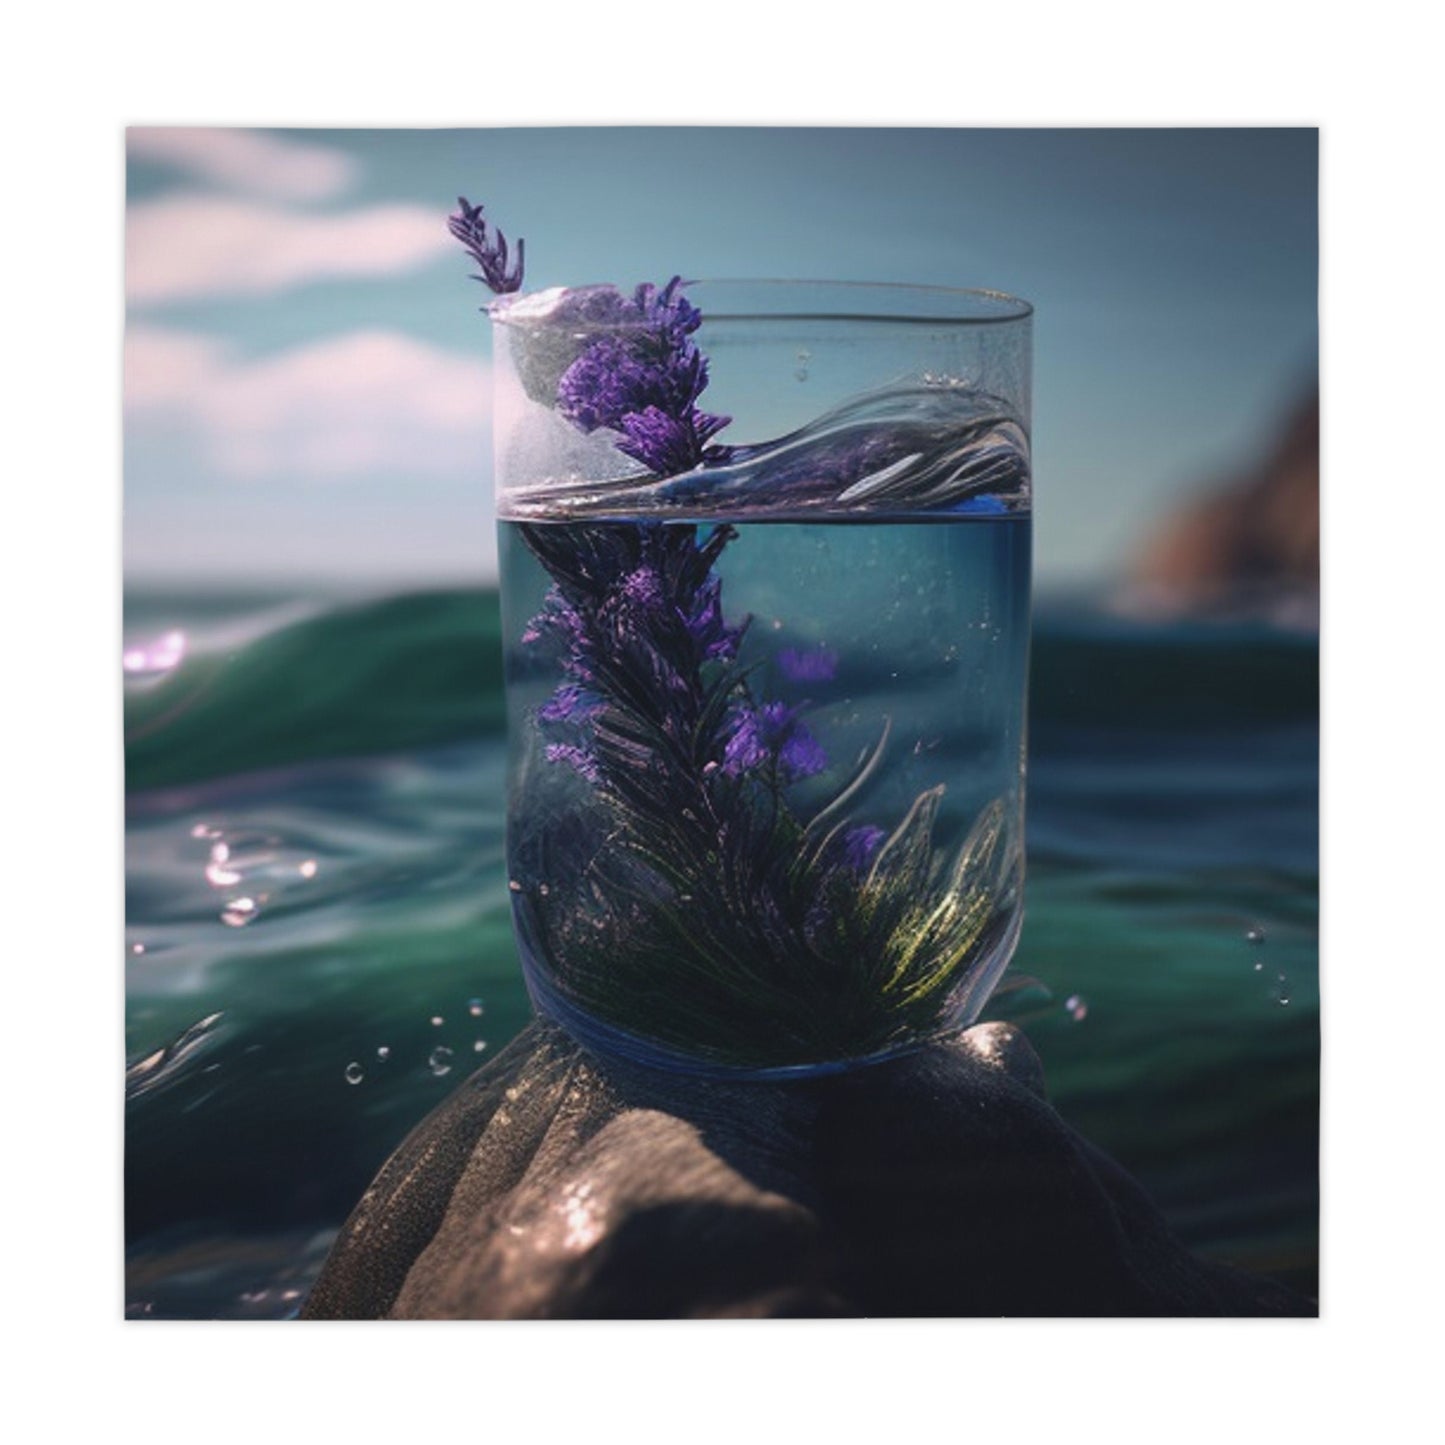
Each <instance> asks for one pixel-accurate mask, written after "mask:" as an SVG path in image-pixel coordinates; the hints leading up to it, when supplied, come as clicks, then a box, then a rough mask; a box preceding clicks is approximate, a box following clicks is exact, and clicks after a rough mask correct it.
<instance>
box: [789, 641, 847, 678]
mask: <svg viewBox="0 0 1445 1445" xmlns="http://www.w3.org/2000/svg"><path fill="white" fill-rule="evenodd" d="M778 666H779V667H781V668H782V669H783V675H784V676H785V677H786V678H787V679H788V680H789V681H790V682H832V680H833V679H834V678H835V677H836V676H837V675H838V654H837V653H836V652H834V651H833V650H832V648H829V647H810V648H807V649H806V650H802V651H800V650H799V649H797V648H794V647H785V648H783V650H782V651H781V652H780V653H778Z"/></svg>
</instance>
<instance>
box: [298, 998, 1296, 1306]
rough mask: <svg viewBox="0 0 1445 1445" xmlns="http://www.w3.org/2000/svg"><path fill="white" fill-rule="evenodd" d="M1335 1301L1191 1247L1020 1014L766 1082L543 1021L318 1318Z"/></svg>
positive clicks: (449, 1123) (345, 1273)
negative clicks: (653, 1059) (1058, 1085)
mask: <svg viewBox="0 0 1445 1445" xmlns="http://www.w3.org/2000/svg"><path fill="white" fill-rule="evenodd" d="M1312 1313H1314V1307H1313V1305H1312V1304H1311V1303H1310V1302H1309V1301H1306V1300H1303V1299H1301V1298H1299V1297H1297V1296H1295V1295H1293V1294H1291V1293H1290V1292H1289V1291H1287V1290H1285V1289H1283V1288H1281V1287H1280V1286H1277V1285H1274V1284H1271V1283H1269V1282H1267V1281H1263V1280H1260V1279H1257V1278H1254V1277H1252V1276H1247V1275H1243V1274H1240V1273H1237V1272H1235V1271H1232V1270H1229V1269H1226V1268H1224V1267H1222V1266H1218V1265H1212V1264H1207V1263H1205V1262H1203V1261H1200V1260H1197V1259H1195V1258H1194V1257H1193V1256H1192V1255H1190V1254H1189V1253H1188V1252H1187V1251H1186V1250H1185V1249H1184V1248H1183V1247H1182V1246H1181V1245H1180V1244H1179V1243H1178V1242H1177V1241H1176V1240H1175V1239H1174V1238H1173V1236H1172V1235H1171V1234H1170V1233H1169V1230H1168V1228H1167V1226H1166V1225H1165V1224H1164V1221H1163V1220H1162V1218H1161V1217H1160V1216H1159V1214H1158V1212H1157V1211H1156V1210H1155V1209H1154V1208H1153V1206H1152V1205H1151V1204H1150V1203H1149V1201H1148V1200H1147V1199H1146V1198H1145V1197H1144V1195H1143V1194H1142V1192H1141V1191H1140V1189H1139V1187H1138V1186H1137V1185H1136V1184H1135V1183H1134V1182H1133V1181H1132V1180H1130V1179H1129V1178H1128V1176H1127V1175H1125V1174H1124V1172H1123V1171H1122V1170H1121V1169H1119V1167H1118V1166H1117V1165H1115V1164H1114V1163H1113V1162H1112V1161H1110V1160H1109V1159H1107V1158H1106V1157H1105V1156H1104V1155H1102V1154H1101V1153H1099V1151H1097V1150H1095V1149H1094V1148H1093V1147H1092V1146H1090V1145H1089V1144H1088V1143H1087V1142H1086V1141H1085V1140H1083V1139H1081V1138H1080V1137H1079V1136H1078V1135H1077V1134H1075V1133H1073V1131H1072V1130H1070V1129H1069V1128H1068V1126H1067V1125H1066V1124H1064V1122H1063V1121H1062V1120H1061V1119H1060V1118H1059V1116H1058V1115H1057V1114H1056V1113H1055V1112H1054V1110H1053V1109H1052V1108H1051V1107H1050V1106H1049V1104H1048V1102H1047V1100H1046V1098H1045V1095H1044V1084H1043V1073H1042V1069H1041V1067H1040V1065H1039V1062H1038V1058H1037V1056H1036V1055H1035V1054H1034V1052H1033V1050H1032V1049H1031V1048H1030V1047H1029V1045H1028V1043H1027V1041H1026V1040H1025V1039H1024V1037H1023V1035H1022V1034H1020V1033H1019V1032H1018V1031H1017V1030H1016V1029H1013V1028H1011V1027H1010V1026H1008V1025H1006V1024H986V1025H980V1026H979V1027H977V1028H974V1029H970V1030H969V1031H968V1032H966V1033H964V1034H962V1035H960V1036H959V1037H958V1038H957V1039H955V1040H953V1041H951V1042H949V1043H944V1044H937V1045H934V1046H932V1047H930V1048H927V1049H925V1050H923V1051H921V1052H919V1053H916V1054H913V1055H910V1056H908V1057H906V1058H902V1059H897V1060H893V1061H891V1062H888V1063H885V1064H879V1065H875V1066H873V1067H870V1068H867V1069H862V1070H858V1071H855V1072H852V1073H846V1074H841V1075H837V1076H833V1077H830V1078H824V1079H816V1080H808V1081H799V1082H789V1083H781V1084H771V1083H769V1084H761V1083H729V1082H719V1081H715V1080H700V1079H693V1078H687V1077H683V1076H679V1075H673V1074H666V1073H658V1072H656V1071H652V1070H646V1069H640V1068H635V1067H632V1066H629V1065H625V1064H620V1063H616V1062H610V1061H609V1062H603V1061H600V1060H598V1059H596V1058H594V1057H592V1056H590V1055H588V1054H587V1053H585V1052H584V1051H583V1050H582V1049H581V1048H579V1047H578V1045H576V1044H575V1043H573V1042H572V1040H571V1039H570V1038H569V1037H568V1036H567V1035H566V1034H565V1033H563V1032H562V1031H561V1030H560V1029H557V1028H556V1027H555V1026H553V1025H550V1024H546V1023H535V1024H533V1025H531V1026H530V1027H529V1028H528V1029H527V1030H526V1031H525V1032H524V1033H523V1034H522V1035H521V1036H520V1037H519V1038H518V1039H517V1040H516V1041H515V1042H514V1043H513V1044H512V1045H511V1047H510V1048H508V1049H507V1050H505V1051H504V1052H503V1053H502V1054H501V1055H500V1056H499V1057H498V1058H497V1059H495V1060H494V1061H493V1062H492V1063H491V1064H490V1065H489V1066H487V1067H486V1068H484V1069H482V1070H481V1071H480V1072H478V1073H477V1074H475V1075H474V1076H473V1077H472V1078H471V1079H469V1080H468V1081H467V1082H466V1083H465V1084H464V1085H462V1087H461V1088H459V1089H458V1090H457V1091H456V1092H455V1093H454V1094H453V1095H452V1096H451V1097H450V1098H449V1099H448V1100H447V1101H446V1102H445V1103H444V1104H442V1105H441V1107H439V1108H438V1109H437V1110H435V1111H434V1112H433V1113H432V1114H431V1115H430V1116H429V1117H428V1118H427V1119H425V1120H424V1121H423V1122H422V1123H421V1124H420V1125H419V1126H418V1127H417V1128H416V1129H415V1130H414V1131H413V1132H412V1134H411V1135H410V1137H409V1138H408V1139H407V1140H406V1141H405V1142H404V1143H403V1144H402V1146H401V1147H400V1148H399V1149H398V1150H397V1152H396V1153H395V1154H394V1155H393V1156H392V1158H391V1159H390V1160H389V1161H388V1162H387V1164H386V1165H385V1166H384V1167H383V1169H382V1171H381V1173H380V1174H379V1175H378V1176H377V1178H376V1180H375V1182H374V1183H373V1184H372V1186H371V1188H370V1189H368V1190H367V1192H366V1194H365V1196H364V1197H363V1199H362V1200H361V1202H360V1204H358V1205H357V1207H356V1209H355V1211H354V1212H353V1214H352V1216H351V1218H350V1219H349V1220H348V1221H347V1224H346V1226H345V1228H344V1229H343V1230H342V1232H341V1235H340V1237H339V1238H338V1240H337V1243H336V1245H335V1247H334V1249H333V1250H332V1253H331V1256H330V1258H329V1259H328V1261H327V1263H326V1266H325V1268H324V1269H323V1271H322V1273H321V1276H320V1278H319V1279H318V1281H317V1283H316V1286H315V1288H314V1289H313V1291H312V1293H311V1296H310V1299H309V1300H308V1302H307V1305H306V1308H305V1310H304V1311H303V1317H305V1318H310V1319H334V1318H353V1319H358V1318H359V1319H375V1318H393V1319H437V1318H491V1319H547V1318H552V1319H557V1318H606V1319H619V1318H658V1317H679V1316H754V1317H756V1316H820V1315H874V1316H878V1315H888V1316H897V1315H904V1316H918V1315H948V1316H953V1315H1270V1314H1312Z"/></svg>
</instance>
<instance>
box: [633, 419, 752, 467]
mask: <svg viewBox="0 0 1445 1445" xmlns="http://www.w3.org/2000/svg"><path fill="white" fill-rule="evenodd" d="M731 420H732V418H731V417H727V416H710V415H709V414H708V413H707V412H704V411H699V410H698V409H697V408H696V407H695V406H690V407H688V409H687V411H686V412H685V413H684V414H683V415H682V416H680V417H679V416H669V415H668V413H667V412H665V411H663V410H662V408H661V407H658V406H647V407H645V408H644V409H643V410H641V411H639V412H633V413H630V414H629V415H627V416H624V417H623V418H622V424H621V427H620V428H619V429H620V430H621V431H622V433H623V436H624V437H625V440H623V441H620V442H618V443H617V450H618V451H620V452H623V453H625V454H626V455H627V456H629V457H635V458H636V459H637V460H638V461H639V462H641V463H642V464H643V466H645V467H647V468H648V469H649V470H651V471H653V472H656V473H657V474H658V475H659V476H675V475H677V474H678V473H679V472H687V471H691V470H692V469H693V467H695V466H697V464H698V463H699V462H701V461H703V460H704V459H705V456H706V453H705V450H704V445H703V444H704V443H705V442H706V441H707V439H708V438H709V437H710V436H712V435H713V433H714V432H717V431H721V430H722V428H723V427H725V426H726V425H727V424H728V422H730V421H731Z"/></svg>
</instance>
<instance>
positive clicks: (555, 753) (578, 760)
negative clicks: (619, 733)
mask: <svg viewBox="0 0 1445 1445" xmlns="http://www.w3.org/2000/svg"><path fill="white" fill-rule="evenodd" d="M547 761H548V762H549V763H565V764H566V765H567V766H568V767H569V768H572V769H573V770H574V771H575V772H578V773H580V774H581V775H582V777H584V778H586V780H587V781H588V782H589V783H591V784H593V785H594V786H595V785H596V784H598V783H600V782H601V781H602V770H601V768H599V767H598V765H597V759H596V757H595V756H594V755H593V754H592V753H591V752H589V751H588V750H587V749H586V748H584V747H579V746H578V745H577V744H575V743H548V744H547Z"/></svg>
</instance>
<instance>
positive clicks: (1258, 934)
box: [1244, 926, 1264, 948]
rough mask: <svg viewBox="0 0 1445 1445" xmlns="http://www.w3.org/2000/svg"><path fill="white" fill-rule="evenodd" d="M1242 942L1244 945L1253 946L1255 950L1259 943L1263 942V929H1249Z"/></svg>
mask: <svg viewBox="0 0 1445 1445" xmlns="http://www.w3.org/2000/svg"><path fill="white" fill-rule="evenodd" d="M1244 941H1245V942H1246V943H1252V944H1254V945H1255V947H1256V948H1257V947H1258V946H1259V945H1260V944H1261V943H1263V942H1264V929H1262V928H1260V927H1258V926H1256V927H1254V928H1251V929H1250V930H1249V932H1248V933H1246V934H1245V935H1244Z"/></svg>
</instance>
